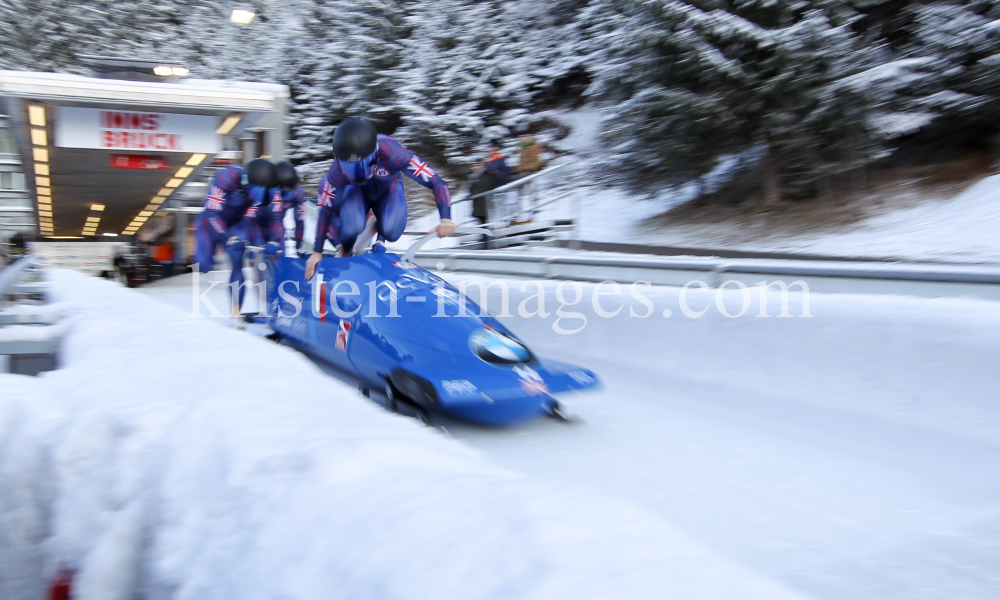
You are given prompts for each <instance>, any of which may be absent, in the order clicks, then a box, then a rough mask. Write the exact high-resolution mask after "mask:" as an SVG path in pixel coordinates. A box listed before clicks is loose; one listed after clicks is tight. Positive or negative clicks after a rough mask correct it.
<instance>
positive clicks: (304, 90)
mask: <svg viewBox="0 0 1000 600" xmlns="http://www.w3.org/2000/svg"><path fill="white" fill-rule="evenodd" d="M303 4H304V6H305V9H304V11H303V12H302V23H301V30H302V34H301V36H300V37H298V38H297V39H294V40H293V43H292V45H291V47H290V48H289V49H288V51H287V53H286V56H287V58H286V60H285V61H284V62H285V64H287V65H288V72H287V74H286V77H284V78H282V79H281V81H282V83H286V84H288V85H289V87H290V88H291V90H292V98H293V106H292V109H291V111H290V129H291V137H292V141H291V143H290V146H291V153H290V156H291V157H292V159H293V160H295V161H296V162H310V161H315V160H322V159H325V158H329V157H330V156H331V155H332V147H331V145H330V144H331V141H332V138H333V130H334V128H335V127H336V124H337V123H339V122H340V121H341V120H343V119H345V118H347V117H351V116H363V117H366V118H369V119H371V120H372V121H373V122H375V124H376V126H377V127H378V128H379V130H380V131H385V132H391V131H393V130H394V129H395V127H396V126H397V125H398V123H399V114H400V111H399V108H398V107H397V105H396V102H397V100H396V95H395V92H394V90H393V87H392V82H393V80H394V77H393V75H392V74H393V73H394V71H395V69H396V68H397V67H398V65H399V64H400V62H401V57H402V52H403V45H402V40H403V39H405V37H406V35H407V29H406V26H405V10H404V7H403V6H402V5H401V3H400V2H398V1H397V0H346V1H340V2H329V1H326V0H306V1H305V2H304V3H303Z"/></svg>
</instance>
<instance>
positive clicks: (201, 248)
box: [194, 215, 225, 273]
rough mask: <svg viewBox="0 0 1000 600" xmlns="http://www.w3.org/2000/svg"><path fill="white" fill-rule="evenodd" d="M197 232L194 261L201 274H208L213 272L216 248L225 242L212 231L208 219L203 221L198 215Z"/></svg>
mask: <svg viewBox="0 0 1000 600" xmlns="http://www.w3.org/2000/svg"><path fill="white" fill-rule="evenodd" d="M194 230H195V250H194V260H195V262H196V263H198V271H199V272H201V273H208V272H209V271H211V270H212V265H213V263H214V258H215V246H216V244H218V243H219V242H225V240H223V239H217V238H218V237H219V236H216V235H215V232H214V231H213V230H212V226H211V225H209V223H208V220H207V219H202V218H201V215H198V219H197V221H196V222H195V224H194Z"/></svg>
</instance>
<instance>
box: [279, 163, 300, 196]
mask: <svg viewBox="0 0 1000 600" xmlns="http://www.w3.org/2000/svg"><path fill="white" fill-rule="evenodd" d="M274 173H275V177H276V179H277V183H278V187H280V188H281V189H284V190H290V189H292V188H294V187H295V186H297V185H298V184H299V174H298V173H296V172H295V167H293V166H292V163H290V162H288V161H285V162H280V163H278V164H276V165H274Z"/></svg>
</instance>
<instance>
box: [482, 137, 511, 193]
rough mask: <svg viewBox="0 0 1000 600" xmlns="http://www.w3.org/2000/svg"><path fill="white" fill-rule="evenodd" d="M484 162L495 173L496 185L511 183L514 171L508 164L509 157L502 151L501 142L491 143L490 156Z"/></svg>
mask: <svg viewBox="0 0 1000 600" xmlns="http://www.w3.org/2000/svg"><path fill="white" fill-rule="evenodd" d="M483 164H484V165H485V166H486V169H487V170H488V171H490V172H491V173H493V177H494V178H495V179H496V186H495V187H500V186H502V185H507V184H508V183H510V180H511V178H512V177H513V173H511V171H510V167H509V166H507V157H505V156H504V154H503V152H501V151H500V144H499V143H497V142H492V143H491V144H490V157H489V158H487V159H486V161H485V162H484V163H483Z"/></svg>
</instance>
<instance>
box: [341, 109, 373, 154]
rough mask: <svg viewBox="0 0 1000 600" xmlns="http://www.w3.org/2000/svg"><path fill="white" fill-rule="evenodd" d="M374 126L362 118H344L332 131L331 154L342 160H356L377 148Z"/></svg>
mask: <svg viewBox="0 0 1000 600" xmlns="http://www.w3.org/2000/svg"><path fill="white" fill-rule="evenodd" d="M377 136H378V134H376V133H375V126H374V125H372V124H371V123H369V122H368V121H366V120H364V119H356V118H353V117H352V118H350V119H344V120H343V121H342V122H341V123H340V125H338V126H337V130H336V131H334V132H333V155H334V156H335V157H336V158H337V160H340V161H344V162H358V161H360V160H363V159H366V158H368V157H369V156H371V155H372V154H374V153H375V150H376V149H377V148H378V137H377Z"/></svg>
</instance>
